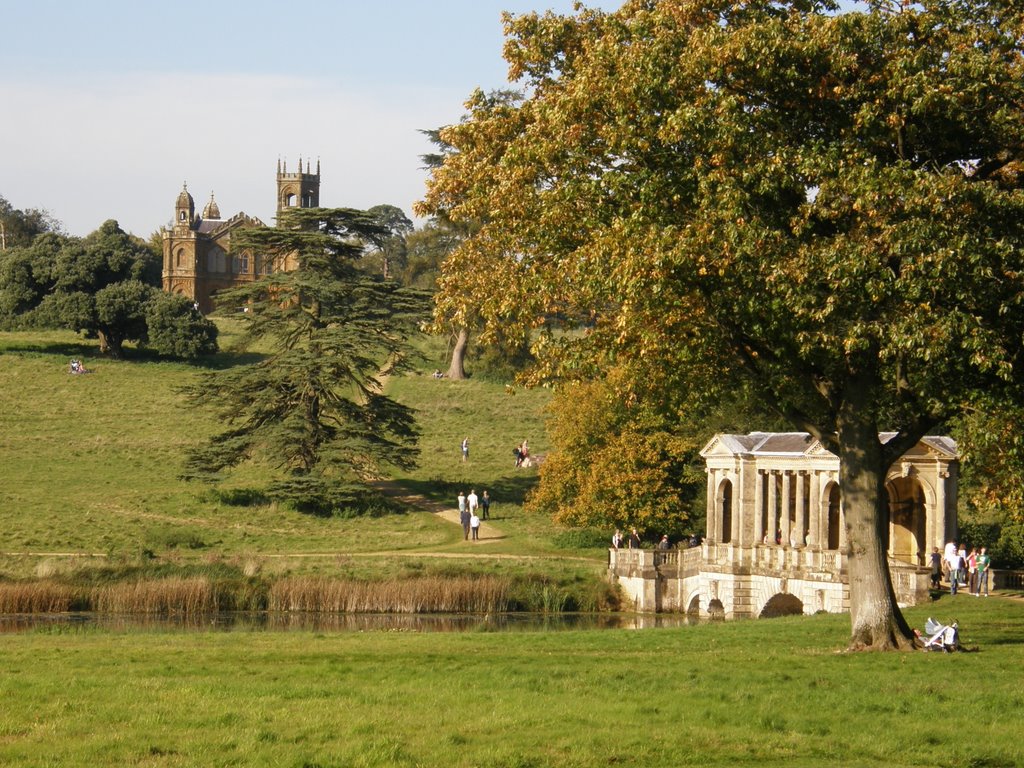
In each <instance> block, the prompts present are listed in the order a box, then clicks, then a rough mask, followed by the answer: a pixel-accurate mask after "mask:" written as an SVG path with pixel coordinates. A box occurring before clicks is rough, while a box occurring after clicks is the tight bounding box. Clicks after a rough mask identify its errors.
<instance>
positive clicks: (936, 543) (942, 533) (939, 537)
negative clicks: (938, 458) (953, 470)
mask: <svg viewBox="0 0 1024 768" xmlns="http://www.w3.org/2000/svg"><path fill="white" fill-rule="evenodd" d="M947 477H949V472H947V471H946V470H945V469H943V468H941V467H940V468H939V471H938V472H936V473H935V509H933V510H932V513H931V514H930V515H929V514H926V515H925V520H927V527H928V528H930V529H931V530H930V531H929V533H928V542H929V544H930V545H931V546H932V547H938V548H939V550H940V551H943V548H944V547H945V546H946V478H947ZM927 551H928V552H931V549H928V550H927Z"/></svg>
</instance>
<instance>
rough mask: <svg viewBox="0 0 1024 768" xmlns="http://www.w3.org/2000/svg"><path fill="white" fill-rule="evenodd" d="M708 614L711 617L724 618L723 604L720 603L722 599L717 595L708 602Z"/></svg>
mask: <svg viewBox="0 0 1024 768" xmlns="http://www.w3.org/2000/svg"><path fill="white" fill-rule="evenodd" d="M708 616H710V617H711V618H712V619H724V618H725V606H724V605H722V601H721V600H719V599H718V598H717V597H716V598H715V599H714V600H711V601H709V602H708Z"/></svg>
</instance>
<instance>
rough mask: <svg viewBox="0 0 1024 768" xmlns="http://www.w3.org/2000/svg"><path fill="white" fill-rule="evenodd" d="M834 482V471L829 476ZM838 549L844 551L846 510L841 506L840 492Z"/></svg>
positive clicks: (837, 475)
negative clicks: (831, 475) (832, 475)
mask: <svg viewBox="0 0 1024 768" xmlns="http://www.w3.org/2000/svg"><path fill="white" fill-rule="evenodd" d="M829 479H830V480H833V481H834V482H836V483H838V482H839V473H838V472H837V473H836V476H835V477H834V478H829ZM839 551H840V552H845V551H846V510H845V509H844V508H843V497H842V494H840V496H839Z"/></svg>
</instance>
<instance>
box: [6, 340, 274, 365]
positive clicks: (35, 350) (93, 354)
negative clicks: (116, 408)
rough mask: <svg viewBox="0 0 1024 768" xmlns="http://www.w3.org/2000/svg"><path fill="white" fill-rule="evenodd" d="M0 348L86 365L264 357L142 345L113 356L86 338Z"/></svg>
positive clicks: (228, 361)
mask: <svg viewBox="0 0 1024 768" xmlns="http://www.w3.org/2000/svg"><path fill="white" fill-rule="evenodd" d="M3 351H4V352H6V353H8V354H22V355H33V356H39V357H58V358H67V359H68V361H70V360H71V358H78V359H81V360H82V361H83V362H84V363H85V364H86V366H90V365H93V364H94V363H96V362H97V361H105V362H110V363H137V362H145V363H178V364H181V365H191V366H192V367H194V368H199V369H204V370H224V369H227V368H234V367H235V366H237V365H251V364H252V363H258V362H259V361H260V360H263V359H264V358H265V357H266V355H264V354H260V353H257V352H235V351H230V352H225V351H221V352H218V353H216V354H215V355H210V356H209V357H203V358H199V359H198V360H181V359H179V358H176V357H169V356H166V355H161V354H160V353H158V352H156V351H155V350H152V349H148V348H146V347H125V348H124V351H123V357H121V358H120V359H117V358H114V357H111V356H110V355H105V354H103V353H101V352H100V348H99V345H98V342H96V341H91V340H89V339H82V340H81V341H78V342H52V343H38V342H33V343H29V344H19V343H17V342H14V343H10V344H7V345H6V346H5V347H4V350H3ZM63 364H64V363H63V362H62V365H63Z"/></svg>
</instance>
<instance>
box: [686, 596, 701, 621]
mask: <svg viewBox="0 0 1024 768" xmlns="http://www.w3.org/2000/svg"><path fill="white" fill-rule="evenodd" d="M686 615H687V616H698V615H700V595H694V596H693V599H691V600H690V604H689V605H687V606H686Z"/></svg>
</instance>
